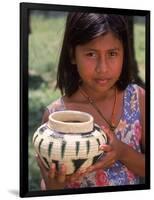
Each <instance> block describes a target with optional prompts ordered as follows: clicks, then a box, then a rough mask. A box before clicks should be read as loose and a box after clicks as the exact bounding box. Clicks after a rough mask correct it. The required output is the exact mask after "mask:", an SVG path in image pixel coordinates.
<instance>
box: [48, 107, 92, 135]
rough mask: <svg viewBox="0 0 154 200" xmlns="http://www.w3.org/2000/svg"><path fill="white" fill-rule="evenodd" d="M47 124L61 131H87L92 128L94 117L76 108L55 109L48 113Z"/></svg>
mask: <svg viewBox="0 0 154 200" xmlns="http://www.w3.org/2000/svg"><path fill="white" fill-rule="evenodd" d="M70 121H75V122H70ZM78 121H80V122H78ZM48 126H49V128H51V129H53V130H55V131H57V132H61V133H79V134H80V133H88V132H91V131H92V130H93V127H94V119H93V117H92V115H90V114H89V113H86V112H81V111H76V110H65V111H56V112H53V113H52V114H50V115H49V121H48Z"/></svg>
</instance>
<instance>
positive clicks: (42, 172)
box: [35, 155, 48, 178]
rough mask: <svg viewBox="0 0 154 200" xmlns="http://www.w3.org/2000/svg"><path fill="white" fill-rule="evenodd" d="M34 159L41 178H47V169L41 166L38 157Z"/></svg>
mask: <svg viewBox="0 0 154 200" xmlns="http://www.w3.org/2000/svg"><path fill="white" fill-rule="evenodd" d="M35 158H36V161H37V164H38V166H39V168H40V171H41V175H42V177H44V178H45V177H46V176H47V173H48V171H47V169H46V168H45V167H44V165H43V163H42V160H41V159H40V157H39V155H36V156H35Z"/></svg>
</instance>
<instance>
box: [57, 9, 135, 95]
mask: <svg viewBox="0 0 154 200" xmlns="http://www.w3.org/2000/svg"><path fill="white" fill-rule="evenodd" d="M126 19H127V17H125V16H122V15H115V14H97V13H80V12H72V13H69V14H68V16H67V20H66V29H65V33H64V39H63V45H62V49H61V55H60V60H59V66H58V72H57V85H56V88H59V89H60V91H61V93H62V94H64V93H65V94H66V95H68V96H71V95H72V94H73V93H74V92H75V91H76V90H77V89H78V87H79V84H80V76H79V73H78V71H77V67H75V66H74V64H72V63H71V60H72V57H73V56H74V50H75V47H76V46H77V45H81V44H85V43H87V42H89V41H90V40H92V39H94V38H96V37H98V36H101V35H105V34H107V33H108V32H112V33H113V34H114V35H115V36H116V37H117V38H118V39H119V40H120V41H121V42H122V44H123V48H124V61H123V67H122V72H121V75H120V78H119V80H118V81H117V87H118V88H119V89H120V90H124V89H125V88H126V87H127V85H128V84H129V83H130V82H131V73H130V72H131V60H132V59H131V54H130V47H129V37H128V27H127V20H126Z"/></svg>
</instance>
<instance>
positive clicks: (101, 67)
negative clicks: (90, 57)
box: [96, 58, 108, 73]
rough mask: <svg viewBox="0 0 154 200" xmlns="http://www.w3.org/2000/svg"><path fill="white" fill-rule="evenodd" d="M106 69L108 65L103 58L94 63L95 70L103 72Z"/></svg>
mask: <svg viewBox="0 0 154 200" xmlns="http://www.w3.org/2000/svg"><path fill="white" fill-rule="evenodd" d="M107 70H108V65H107V62H106V59H105V58H100V59H99V60H98V61H97V63H96V72H97V73H105V72H107Z"/></svg>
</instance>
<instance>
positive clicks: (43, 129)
mask: <svg viewBox="0 0 154 200" xmlns="http://www.w3.org/2000/svg"><path fill="white" fill-rule="evenodd" d="M46 129H47V127H46V126H43V127H41V128H40V129H39V133H40V134H43V133H44V131H45V130H46Z"/></svg>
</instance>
